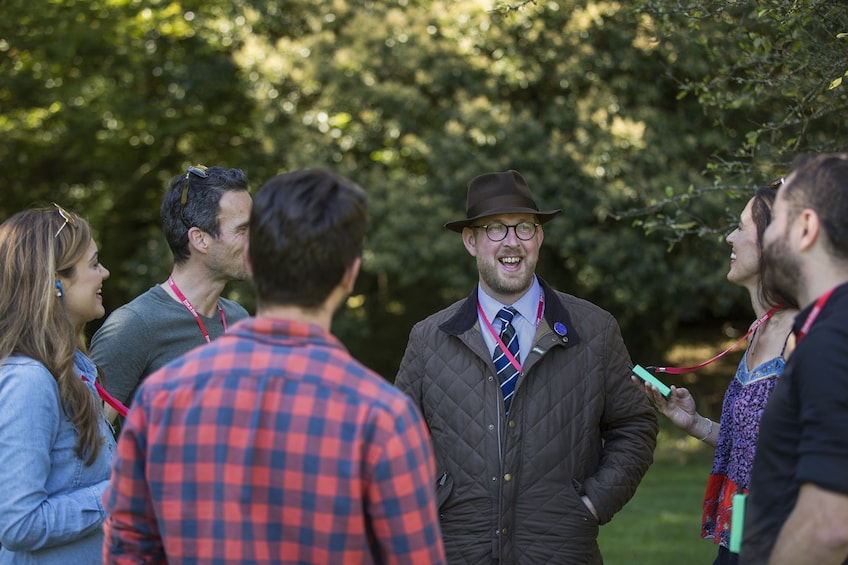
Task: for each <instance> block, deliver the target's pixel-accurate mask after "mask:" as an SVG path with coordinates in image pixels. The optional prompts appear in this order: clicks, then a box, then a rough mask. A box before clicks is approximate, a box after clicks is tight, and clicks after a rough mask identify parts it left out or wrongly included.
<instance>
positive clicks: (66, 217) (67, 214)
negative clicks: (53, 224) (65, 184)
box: [53, 202, 77, 239]
mask: <svg viewBox="0 0 848 565" xmlns="http://www.w3.org/2000/svg"><path fill="white" fill-rule="evenodd" d="M53 206H55V207H56V211H58V212H59V215H60V216H61V217H62V219H63V220H65V221H64V222H63V223H62V225H61V227H59V229H58V230H56V233H55V234H54V235H53V238H54V239H55V238H57V237H59V234H60V233H62V230H63V229H65V226H67V225H68V224H71V227H72V228H74V229H76V227H77V221H76V220H75V219H74V216H73V214H71V213H70V212H68V211H67V210H65V209H64V208H62V207H61V206H59V205H58V204H56V203H55V202H53Z"/></svg>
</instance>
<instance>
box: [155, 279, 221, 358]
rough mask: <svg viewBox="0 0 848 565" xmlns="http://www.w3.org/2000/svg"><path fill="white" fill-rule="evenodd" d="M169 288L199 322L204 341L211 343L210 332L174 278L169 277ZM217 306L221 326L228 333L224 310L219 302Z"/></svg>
mask: <svg viewBox="0 0 848 565" xmlns="http://www.w3.org/2000/svg"><path fill="white" fill-rule="evenodd" d="M168 286H170V287H171V290H173V291H174V294H176V295H177V298H178V299H179V300H180V302H181V303H182V305H183V306H185V307H186V310H188V311H189V312H191V315H192V316H194V320H195V321H196V322H197V326H198V327H199V328H200V331H201V333H203V339H205V340H206V343H211V342H212V340H211V339H210V338H209V332H207V331H206V326H205V325H204V324H203V320H201V319H200V316H199V315H198V314H197V310H195V309H194V306H192V305H191V302H189V301H188V298H186V297H185V294H183V293H182V291H181V290H180V289H179V287H178V286H177V283H175V282H174V277H168ZM215 306H217V307H218V312H220V313H221V324H223V326H224V331H227V319H226V318H225V317H224V309H223V308H221V303H220V302H217V303H216V304H215Z"/></svg>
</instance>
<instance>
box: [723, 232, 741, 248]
mask: <svg viewBox="0 0 848 565" xmlns="http://www.w3.org/2000/svg"><path fill="white" fill-rule="evenodd" d="M737 231H739V228H736V229H734V230H733V231H732V232H730V233H729V234H727V237H725V238H724V241H725V242H727V244H728V245H733V236H734V235H736V232H737Z"/></svg>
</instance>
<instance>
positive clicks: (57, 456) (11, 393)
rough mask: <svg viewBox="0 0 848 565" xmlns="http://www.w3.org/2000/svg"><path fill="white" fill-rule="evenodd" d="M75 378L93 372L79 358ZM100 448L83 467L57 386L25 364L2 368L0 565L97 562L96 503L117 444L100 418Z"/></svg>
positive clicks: (7, 362)
mask: <svg viewBox="0 0 848 565" xmlns="http://www.w3.org/2000/svg"><path fill="white" fill-rule="evenodd" d="M74 365H75V368H76V370H77V373H78V374H80V375H85V376H86V377H87V378H88V379H89V381H90V382H89V383H88V385H89V388H91V390H92V394H95V395H96V394H97V392H96V390H95V389H94V385H93V382H94V378H95V376H96V374H97V373H96V369H95V367H94V364H93V363H92V362H91V360H90V359H88V358H87V357H86V356H85V355H83V354H82V352H79V351H78V352H77V355H76V358H75V362H74ZM100 435H101V437H102V439H103V445H102V447H101V449H100V451H99V453H98V456H97V458H96V459H95V461H94V463H93V464H92V465H90V466H86V465H85V462H84V461H83V460H81V459H80V458H79V457H77V455H76V453H75V451H74V447H75V446H76V443H77V431H76V428H75V427H74V425H73V423H72V422H71V420H70V419H69V418H68V416H67V415H66V414H65V412H64V410H63V409H62V406H61V401H60V399H59V387H58V385H57V383H56V380H55V379H54V378H53V375H51V374H50V372H49V371H48V370H47V368H46V367H45V366H44V365H42V364H41V363H39V362H38V361H35V360H34V359H32V358H30V357H23V356H12V357H8V358H6V359H4V360H3V362H2V364H0V485H2V491H0V545H2V548H0V565H7V564H26V563H38V564H55V565H70V564H73V565H85V564H89V563H98V564H99V563H102V551H103V549H102V546H103V529H102V523H103V520H104V519H105V517H106V512H105V510H104V509H103V504H102V502H101V500H100V499H101V496H102V495H103V492H104V491H105V490H106V486H107V484H108V483H109V473H110V470H111V464H112V455H113V453H114V451H115V440H114V438H113V435H112V428H111V426H110V424H109V423H108V421H107V420H106V418H105V416H104V417H102V419H101V421H100Z"/></svg>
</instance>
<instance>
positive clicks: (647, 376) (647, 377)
mask: <svg viewBox="0 0 848 565" xmlns="http://www.w3.org/2000/svg"><path fill="white" fill-rule="evenodd" d="M631 370H632V371H633V374H634V375H636V376H637V377H639V378H640V379H642V380H643V381H645V382H647V383H651V384H652V385H653V386H655V387H656V388H657V390H659V391H660V394H662V395H663V397H665V398H668V395H669V394H671V389H670V388H669V387H668V386H667V385H666V384H665V383H664V382H662V381H661V380H659V379H658V378H656V377H655V376H654V375H652V374H651V373H650V372H648V370H647V369H645V368H644V367H642V366H641V365H633V367H632V368H631Z"/></svg>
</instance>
